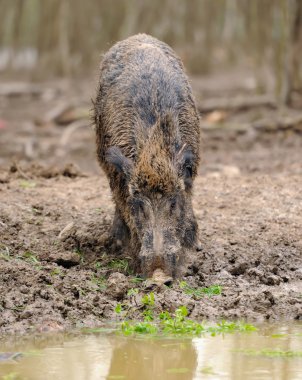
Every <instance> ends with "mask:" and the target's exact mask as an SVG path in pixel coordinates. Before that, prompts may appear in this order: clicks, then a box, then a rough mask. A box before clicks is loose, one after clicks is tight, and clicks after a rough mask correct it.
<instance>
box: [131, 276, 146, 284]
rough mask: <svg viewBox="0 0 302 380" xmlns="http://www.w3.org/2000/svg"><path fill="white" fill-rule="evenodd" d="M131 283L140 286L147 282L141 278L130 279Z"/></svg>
mask: <svg viewBox="0 0 302 380" xmlns="http://www.w3.org/2000/svg"><path fill="white" fill-rule="evenodd" d="M130 281H131V282H134V283H135V284H139V283H141V282H143V281H145V280H144V279H143V278H141V277H133V278H131V279H130Z"/></svg>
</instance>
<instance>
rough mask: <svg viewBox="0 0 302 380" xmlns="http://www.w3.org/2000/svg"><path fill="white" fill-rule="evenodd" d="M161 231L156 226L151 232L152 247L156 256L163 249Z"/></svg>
mask: <svg viewBox="0 0 302 380" xmlns="http://www.w3.org/2000/svg"><path fill="white" fill-rule="evenodd" d="M163 240H164V239H163V232H162V231H161V230H160V229H159V227H156V228H155V229H154V232H153V249H154V253H155V255H156V256H160V255H161V254H162V250H163Z"/></svg>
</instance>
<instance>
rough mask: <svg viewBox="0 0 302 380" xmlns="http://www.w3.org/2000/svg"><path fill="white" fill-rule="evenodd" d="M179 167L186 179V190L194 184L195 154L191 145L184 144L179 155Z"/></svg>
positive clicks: (180, 172)
mask: <svg viewBox="0 0 302 380" xmlns="http://www.w3.org/2000/svg"><path fill="white" fill-rule="evenodd" d="M176 157H177V168H178V173H179V175H180V176H181V177H182V178H183V179H184V184H185V188H186V190H188V189H191V187H192V184H193V163H194V154H193V152H192V149H191V148H190V147H187V146H186V144H184V145H183V146H182V147H181V148H180V150H179V151H178V153H177V155H176Z"/></svg>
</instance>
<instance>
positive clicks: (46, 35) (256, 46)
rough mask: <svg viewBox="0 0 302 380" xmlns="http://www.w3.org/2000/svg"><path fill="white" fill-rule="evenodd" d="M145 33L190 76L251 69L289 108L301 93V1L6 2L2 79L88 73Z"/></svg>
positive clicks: (1, 11) (0, 34) (0, 15)
mask: <svg viewBox="0 0 302 380" xmlns="http://www.w3.org/2000/svg"><path fill="white" fill-rule="evenodd" d="M138 32H145V33H150V34H152V35H154V36H155V37H158V38H159V39H162V40H163V41H165V42H167V43H169V44H170V45H171V46H172V47H173V48H174V49H175V50H176V51H177V52H178V54H179V55H180V56H181V58H182V59H183V61H184V64H185V66H186V68H187V70H188V71H189V73H191V74H194V75H207V74H209V73H213V72H218V71H221V70H226V69H228V68H236V67H248V68H249V69H250V70H251V71H252V72H253V74H254V78H255V83H256V84H255V87H256V89H257V91H258V92H259V93H261V92H265V91H266V89H267V88H266V86H267V81H268V80H270V81H271V83H272V85H271V88H272V91H273V92H274V94H275V95H276V96H277V98H278V99H279V100H280V101H281V102H283V103H287V104H288V103H290V100H291V95H292V94H293V93H295V92H299V91H301V88H302V64H301V59H300V55H301V53H300V52H301V48H302V1H301V0H252V1H251V0H215V1H213V0H186V1H185V0H152V1H147V0H89V1H83V0H44V1H41V0H0V74H1V76H2V77H3V76H5V77H6V78H7V77H14V76H16V75H17V73H18V75H22V76H23V77H25V76H26V77H27V78H30V79H31V80H40V79H41V78H52V77H58V76H64V77H74V76H80V75H82V76H85V75H87V74H88V73H90V72H91V70H95V68H96V67H98V64H99V60H100V54H101V53H102V52H104V51H106V50H107V49H108V48H109V47H110V46H111V45H112V44H113V43H114V42H116V41H118V40H121V39H124V38H126V37H127V36H130V35H132V34H135V33H138Z"/></svg>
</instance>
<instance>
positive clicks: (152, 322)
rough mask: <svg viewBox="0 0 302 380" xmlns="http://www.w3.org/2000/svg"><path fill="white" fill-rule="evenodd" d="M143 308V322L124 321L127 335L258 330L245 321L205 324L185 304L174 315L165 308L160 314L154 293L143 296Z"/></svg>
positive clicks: (192, 334) (118, 306) (198, 333)
mask: <svg viewBox="0 0 302 380" xmlns="http://www.w3.org/2000/svg"><path fill="white" fill-rule="evenodd" d="M142 304H143V310H142V312H141V317H142V318H143V322H135V321H127V320H126V321H123V322H122V323H121V325H120V329H121V331H122V333H123V334H125V335H132V334H143V335H144V334H153V335H159V334H164V335H187V336H200V335H201V334H210V335H212V336H214V335H216V334H218V333H219V334H223V333H232V332H236V331H240V332H249V331H255V330H257V329H256V327H255V326H253V325H251V324H248V323H244V322H240V321H239V322H228V321H224V320H223V321H221V322H219V323H216V324H212V325H205V324H204V323H199V322H196V321H193V320H191V319H189V318H188V309H187V308H186V307H185V306H180V307H179V308H177V309H176V310H175V312H174V314H173V315H171V314H170V313H169V312H168V311H166V310H164V311H162V312H161V313H159V314H158V315H155V313H154V304H155V296H154V293H152V292H151V293H149V294H145V295H144V296H143V297H142ZM115 312H116V313H117V314H120V313H121V312H122V305H121V304H118V305H117V306H116V308H115Z"/></svg>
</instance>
